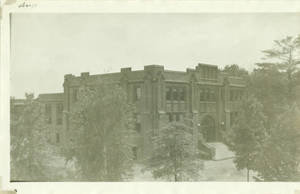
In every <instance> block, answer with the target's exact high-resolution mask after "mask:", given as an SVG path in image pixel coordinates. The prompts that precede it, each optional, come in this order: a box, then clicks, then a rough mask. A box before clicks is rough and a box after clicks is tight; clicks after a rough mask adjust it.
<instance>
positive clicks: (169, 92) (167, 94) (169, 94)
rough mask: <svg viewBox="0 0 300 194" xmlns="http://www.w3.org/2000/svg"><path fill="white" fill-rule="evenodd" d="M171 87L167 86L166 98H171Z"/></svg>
mask: <svg viewBox="0 0 300 194" xmlns="http://www.w3.org/2000/svg"><path fill="white" fill-rule="evenodd" d="M171 92H172V90H171V88H167V93H166V100H171Z"/></svg>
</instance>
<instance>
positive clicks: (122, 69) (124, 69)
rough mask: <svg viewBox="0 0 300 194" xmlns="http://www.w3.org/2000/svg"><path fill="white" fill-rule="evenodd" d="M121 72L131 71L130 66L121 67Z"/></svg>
mask: <svg viewBox="0 0 300 194" xmlns="http://www.w3.org/2000/svg"><path fill="white" fill-rule="evenodd" d="M123 72H131V67H123V68H121V73H123Z"/></svg>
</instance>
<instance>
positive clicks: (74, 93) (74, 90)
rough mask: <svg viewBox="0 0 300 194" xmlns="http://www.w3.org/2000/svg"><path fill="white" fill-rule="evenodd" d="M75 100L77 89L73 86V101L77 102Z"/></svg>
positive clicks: (76, 98)
mask: <svg viewBox="0 0 300 194" xmlns="http://www.w3.org/2000/svg"><path fill="white" fill-rule="evenodd" d="M77 100H78V89H77V88H74V89H73V101H74V102H77Z"/></svg>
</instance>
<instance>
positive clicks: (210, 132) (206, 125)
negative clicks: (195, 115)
mask: <svg viewBox="0 0 300 194" xmlns="http://www.w3.org/2000/svg"><path fill="white" fill-rule="evenodd" d="M200 129H201V133H202V134H203V137H204V139H205V140H206V141H207V142H215V141H216V125H215V120H214V118H213V117H211V116H205V117H204V118H203V119H202V121H201V125H200Z"/></svg>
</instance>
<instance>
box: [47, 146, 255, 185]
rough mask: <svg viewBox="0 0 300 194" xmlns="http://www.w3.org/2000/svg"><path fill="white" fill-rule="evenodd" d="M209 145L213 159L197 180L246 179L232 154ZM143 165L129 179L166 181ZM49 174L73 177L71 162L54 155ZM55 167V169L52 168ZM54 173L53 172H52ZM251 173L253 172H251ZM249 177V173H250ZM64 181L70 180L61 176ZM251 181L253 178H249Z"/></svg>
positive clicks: (221, 147)
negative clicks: (213, 154)
mask: <svg viewBox="0 0 300 194" xmlns="http://www.w3.org/2000/svg"><path fill="white" fill-rule="evenodd" d="M210 146H212V147H214V148H215V149H216V156H215V158H214V160H207V161H204V168H203V169H202V170H201V172H200V177H201V178H200V179H199V181H247V172H246V170H241V171H239V170H237V169H236V167H235V164H234V163H233V160H234V154H233V153H232V152H231V151H229V150H228V148H227V147H226V146H225V145H224V144H222V143H211V144H210ZM142 168H143V167H142V166H141V165H140V164H136V165H135V166H134V168H133V169H134V172H133V175H134V176H133V178H132V179H131V180H130V181H167V180H163V179H154V178H153V177H152V174H151V172H149V171H146V172H142V171H141V169H142ZM49 169H51V170H49V174H52V175H53V177H57V178H58V179H60V178H62V177H66V176H67V177H69V176H71V177H74V176H76V173H75V172H74V166H73V165H72V163H67V165H66V163H65V161H64V159H63V158H59V157H56V158H55V159H54V160H52V162H51V167H50V168H49ZM54 169H55V170H54ZM53 173H55V174H53ZM252 174H253V173H252ZM250 177H251V173H250ZM63 179H64V181H72V180H68V179H65V178H63ZM251 181H253V179H252V180H251Z"/></svg>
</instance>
